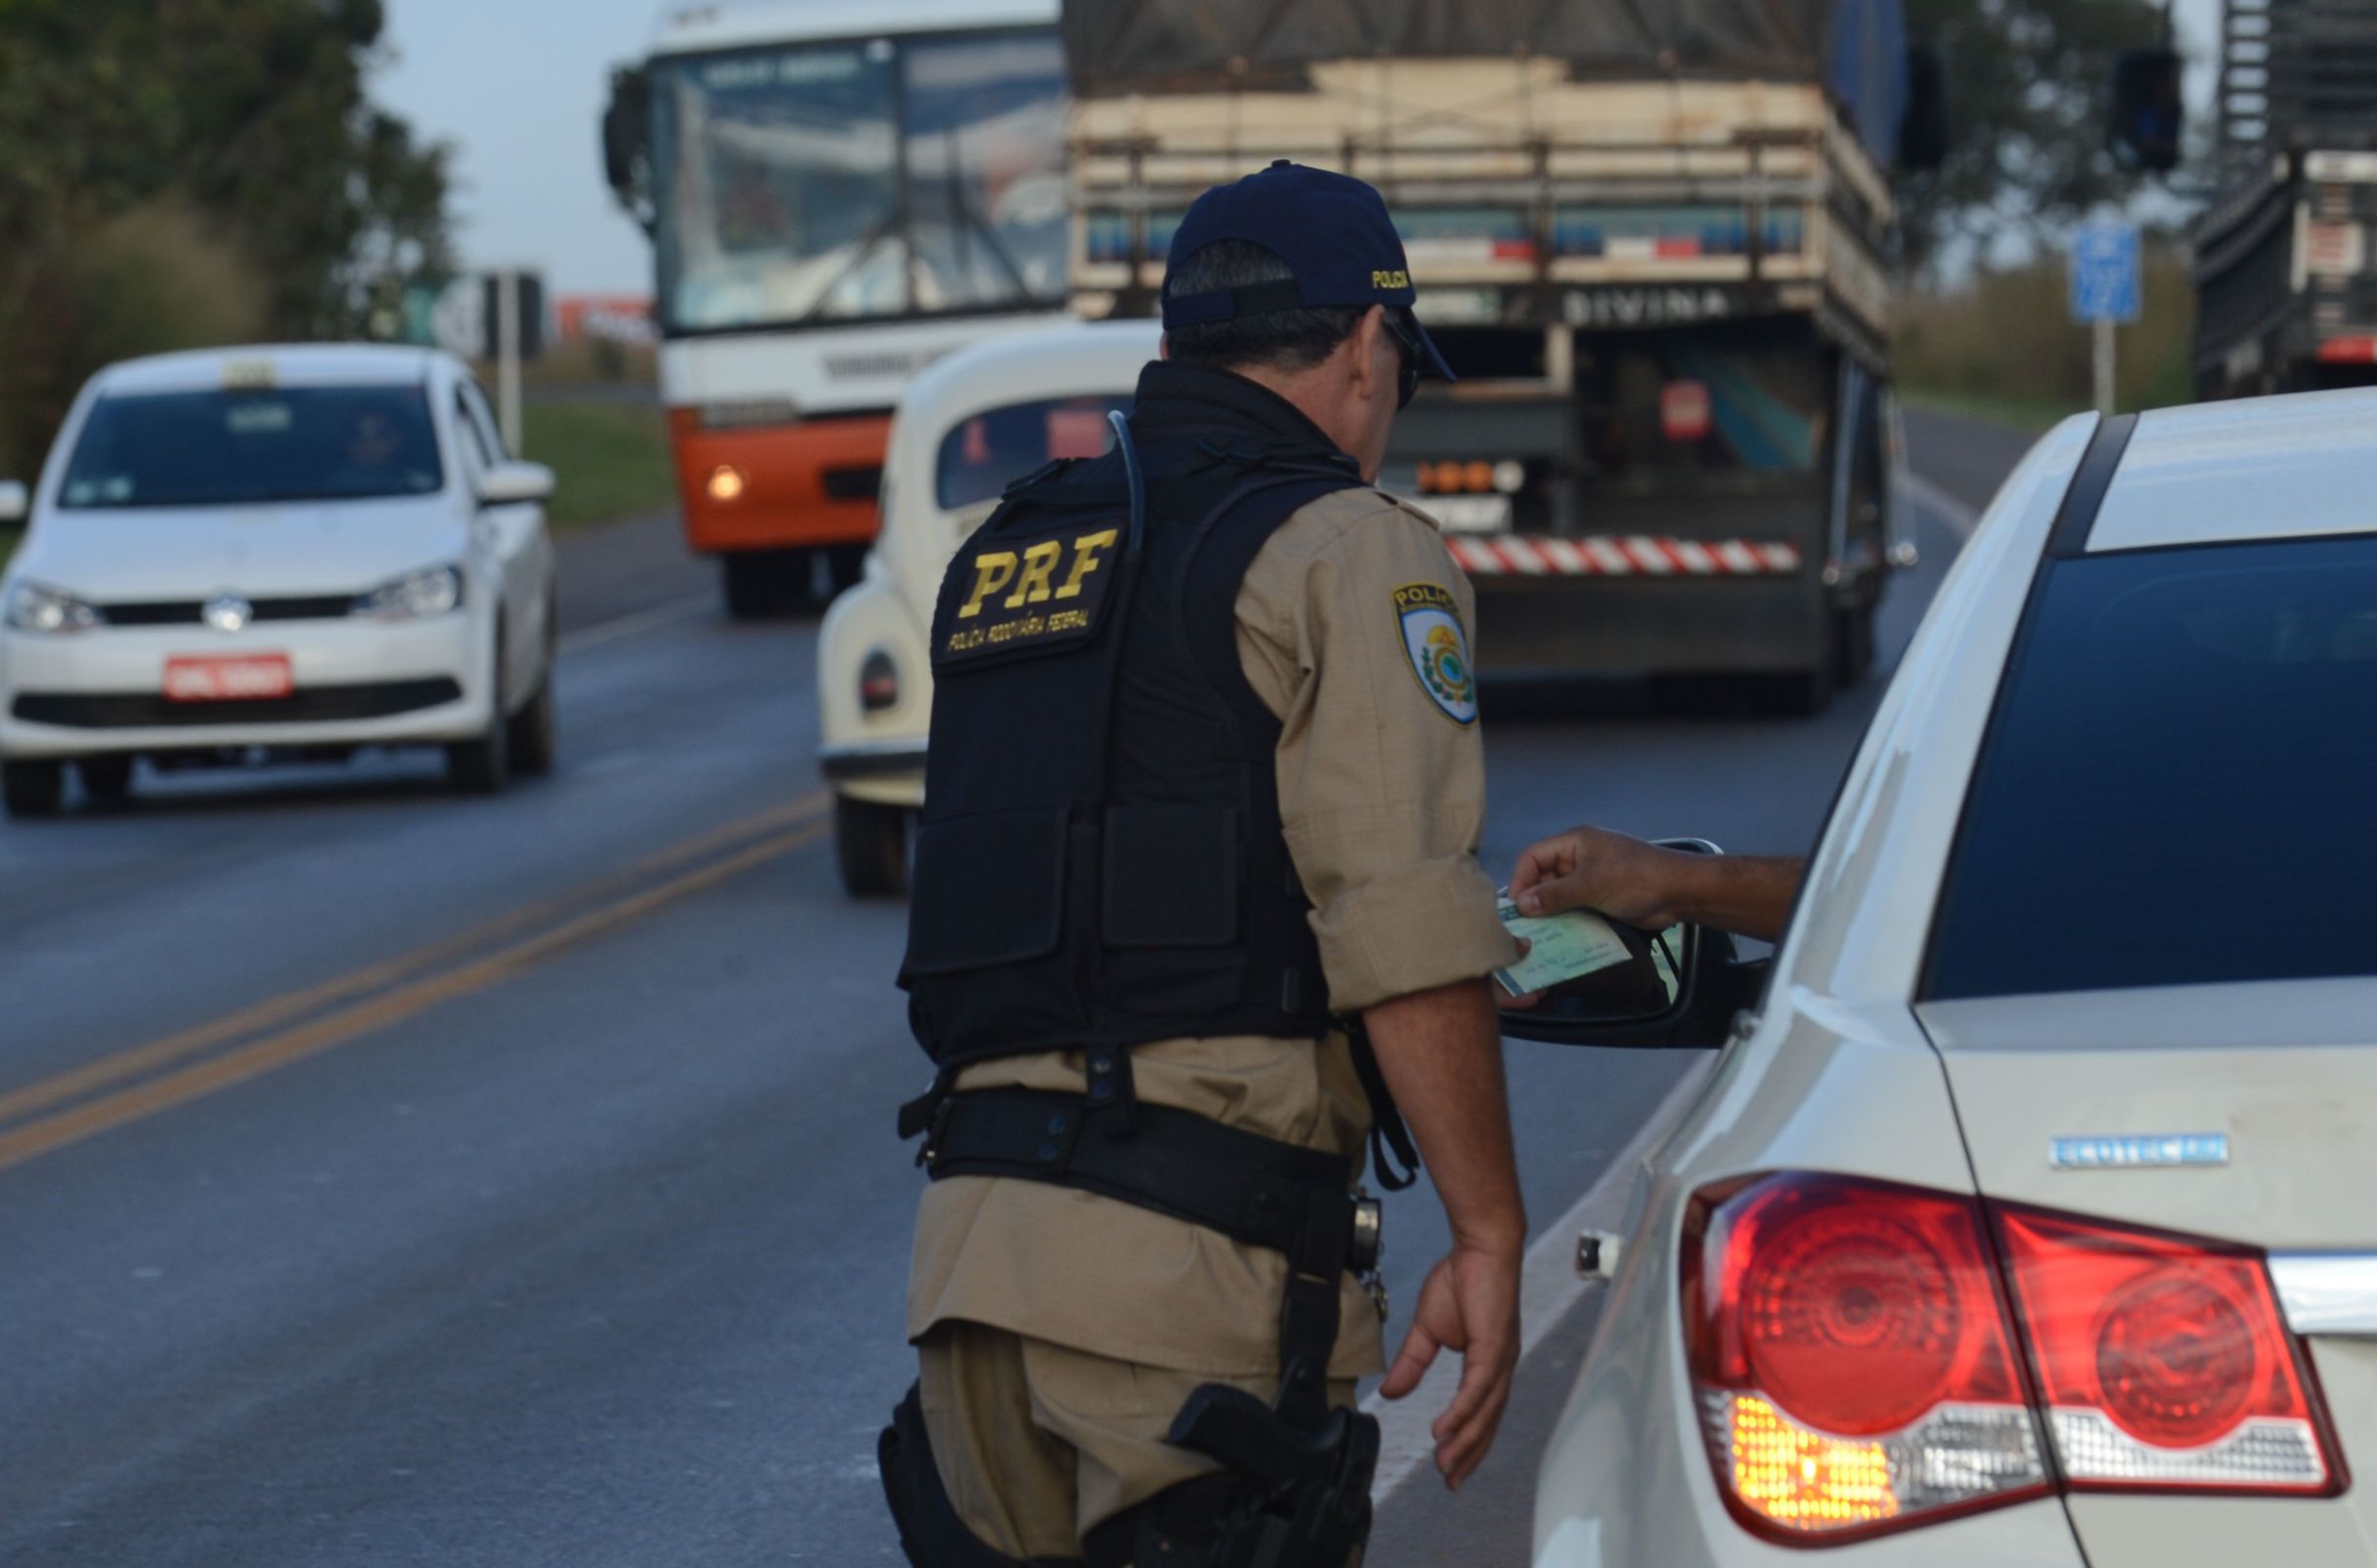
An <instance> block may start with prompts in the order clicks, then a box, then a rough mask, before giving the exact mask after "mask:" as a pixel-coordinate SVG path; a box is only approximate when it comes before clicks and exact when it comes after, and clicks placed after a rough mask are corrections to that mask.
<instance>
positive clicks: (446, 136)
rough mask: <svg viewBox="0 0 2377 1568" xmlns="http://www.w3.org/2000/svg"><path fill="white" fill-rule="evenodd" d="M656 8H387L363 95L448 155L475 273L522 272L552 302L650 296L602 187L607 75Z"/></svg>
mask: <svg viewBox="0 0 2377 1568" xmlns="http://www.w3.org/2000/svg"><path fill="white" fill-rule="evenodd" d="M661 7H662V0H388V37H387V40H386V42H387V47H388V50H389V53H390V55H391V57H392V58H391V61H390V63H389V64H388V65H387V66H386V67H385V68H384V69H383V70H382V71H381V72H380V73H379V74H378V75H377V76H376V77H375V78H374V81H373V85H372V95H373V97H374V98H375V99H377V101H378V102H379V103H380V104H382V105H383V106H385V107H387V108H389V109H392V110H395V111H396V112H397V113H399V114H401V115H403V116H404V117H405V119H406V120H407V121H409V122H411V123H412V125H413V127H414V129H415V131H416V132H417V133H419V134H421V136H423V137H425V138H428V139H430V140H442V141H449V142H452V143H453V144H454V146H455V149H456V153H455V163H454V184H455V191H454V202H453V205H454V211H455V216H456V219H457V222H456V225H455V227H456V238H457V240H458V241H459V243H460V247H461V251H462V260H463V262H464V264H465V265H466V266H468V267H470V268H484V267H526V268H530V269H534V270H540V271H542V272H543V273H544V275H545V284H546V287H547V289H548V290H550V291H551V292H554V293H564V294H578V293H627V294H648V293H650V292H651V291H652V248H651V246H650V245H649V244H648V243H646V241H645V239H644V232H643V230H642V229H640V228H638V227H636V226H635V224H634V222H633V221H630V220H629V219H628V218H627V216H626V215H625V214H624V213H621V212H620V211H619V204H618V203H617V202H615V201H613V200H612V197H611V187H610V186H609V185H607V184H605V183H604V182H603V159H602V143H601V140H600V133H599V123H600V121H601V117H602V113H603V106H604V104H605V102H606V101H607V100H608V99H609V97H610V92H611V68H612V67H613V66H614V65H617V64H620V63H623V62H626V61H629V60H633V59H634V58H636V57H637V56H638V55H640V54H641V53H642V52H643V50H644V48H645V46H646V45H647V44H648V43H649V42H650V40H651V35H652V31H653V24H654V23H655V22H656V21H657V20H658V19H659V17H660V15H661Z"/></svg>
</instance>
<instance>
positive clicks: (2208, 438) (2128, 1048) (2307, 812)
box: [1510, 391, 2377, 1568]
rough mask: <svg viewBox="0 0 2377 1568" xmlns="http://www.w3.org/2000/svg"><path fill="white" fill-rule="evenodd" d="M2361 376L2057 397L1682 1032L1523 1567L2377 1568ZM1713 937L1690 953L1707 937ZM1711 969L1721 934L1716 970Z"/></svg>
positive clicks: (2373, 783)
mask: <svg viewBox="0 0 2377 1568" xmlns="http://www.w3.org/2000/svg"><path fill="white" fill-rule="evenodd" d="M2372 492H2377V393H2372V392H2365V391H2361V392H2345V393H2332V394H2322V395H2317V396H2310V397H2300V398H2282V399H2270V400H2261V401H2253V402H2243V403H2230V404H2222V405H2218V406H2213V407H2205V408H2196V409H2183V410H2174V411H2168V412H2162V413H2154V414H2148V415H2146V416H2144V417H2126V418H2119V419H2112V420H2105V421H2100V420H2099V419H2098V418H2097V417H2095V416H2086V417H2078V418H2074V419H2072V420H2070V421H2068V422H2066V423H2065V424H2063V425H2062V426H2060V427H2059V428H2057V429H2056V430H2055V431H2054V432H2053V433H2052V434H2050V435H2049V436H2047V437H2046V438H2045V439H2044V440H2043V441H2042V442H2041V443H2040V444H2039V445H2038V447H2037V448H2036V449H2035V450H2034V451H2033V452H2032V453H2031V454H2030V456H2029V457H2028V459H2027V460H2026V461H2025V462H2024V463H2023V464H2022V466H2020V467H2019V468H2018V469H2017V470H2016V471H2015V472H2014V474H2013V475H2012V477H2011V478H2010V479H2008V480H2007V482H2006V486H2005V488H2004V490H2003V491H2002V492H2001V493H2000V495H1999V496H1998V498H1997V501H1996V503H1995V504H1994V505H1993V506H1992V507H1991V508H1990V510H1989V513H1988V515H1987V516H1986V518H1985V519H1984V520H1983V522H1982V523H1981V525H1980V527H1979V529H1978V531H1977V532H1976V533H1975V534H1974V536H1973V539H1972V541H1971V543H1970V545H1969V546H1968V547H1967V548H1966V550H1965V552H1964V554H1963V557H1962V559H1961V560H1960V561H1958V563H1957V564H1956V567H1955V569H1954V570H1953V571H1952V572H1951V574H1950V576H1949V578H1948V581H1947V583H1946V585H1945V586H1944V587H1943V588H1942V590H1941V592H1940V596H1939V598H1938V600H1937V602H1936V603H1935V604H1934V605H1933V606H1932V608H1931V611H1930V613H1929V614H1928V616H1927V618H1926V619H1925V621H1924V624H1923V627H1922V629H1921V631H1920V632H1919V633H1918V634H1917V636H1916V638H1915V641H1914V644H1913V646H1912V647H1911V649H1910V650H1909V652H1908V653H1907V658H1906V660H1905V662H1903V664H1902V666H1901V668H1900V670H1899V672H1898V675H1897V678H1896V680H1895V681H1894V682H1893V684H1892V686H1891V688H1890V691H1889V693H1888V695H1887V697H1886V698H1885V699H1884V701H1883V703H1882V705H1881V709H1880V711H1879V712H1878V714H1877V715H1876V717H1875V719H1874V721H1873V725H1872V728H1871V730H1870V731H1869V733H1868V734H1867V735H1866V737H1865V740H1864V742H1863V745H1862V747H1861V749H1860V751H1859V752H1858V755H1857V760H1856V761H1855V763H1854V764H1853V766H1852V768H1851V770H1850V773H1849V776H1848V780H1847V782H1846V784H1845V786H1844V787H1843V789H1842V792H1841V795H1840V799H1839V803H1838V805H1837V806H1836V807H1835V809H1834V810H1833V814H1832V818H1831V822H1830V825H1829V826H1828V827H1827V828H1826V830H1825V832H1824V835H1823V838H1822V841H1821V843H1820V845H1819V847H1818V849H1817V852H1816V854H1815V857H1814V858H1813V860H1812V861H1811V862H1810V865H1809V867H1808V875H1807V880H1806V884H1805V886H1804V889H1803V891H1802V893H1801V897H1800V907H1799V909H1798V911H1797V914H1796V916H1795V918H1794V921H1793V923H1792V925H1791V927H1790V929H1789V931H1788V933H1787V935H1786V936H1785V938H1784V940H1783V943H1782V945H1781V948H1780V950H1779V951H1778V953H1777V954H1776V956H1775V957H1774V959H1773V966H1772V971H1771V974H1770V976H1769V977H1768V978H1767V980H1766V983H1765V987H1764V991H1763V997H1762V1000H1759V998H1758V994H1757V993H1756V992H1755V991H1753V992H1751V993H1749V994H1748V997H1747V1001H1748V1003H1749V1005H1751V1006H1752V1007H1754V1008H1755V1011H1754V1012H1753V1013H1751V1014H1749V1015H1746V1016H1745V1017H1744V1018H1743V1020H1742V1021H1741V1022H1740V1023H1739V1024H1738V1025H1737V1026H1735V1027H1734V1029H1733V1031H1732V1036H1731V1038H1730V1040H1729V1041H1728V1040H1724V1039H1723V1037H1724V1036H1725V1034H1726V1024H1725V1023H1724V1022H1723V1017H1724V1015H1725V1014H1726V1012H1727V1010H1728V1008H1729V1006H1730V1005H1731V1002H1732V1000H1736V999H1728V998H1726V997H1725V996H1724V993H1725V992H1726V991H1727V989H1728V988H1729V986H1730V985H1731V984H1733V983H1734V982H1736V981H1738V979H1739V978H1740V977H1739V976H1738V975H1728V974H1724V973H1720V972H1717V970H1716V968H1715V966H1714V964H1713V963H1711V962H1707V961H1704V960H1703V959H1702V958H1701V957H1699V956H1688V957H1687V959H1686V964H1685V967H1686V971H1687V978H1688V983H1689V984H1690V985H1691V986H1692V987H1693V988H1694V990H1695V992H1696V994H1697V996H1698V997H1699V999H1700V1005H1687V1006H1686V1007H1685V1008H1683V1009H1682V1010H1681V1011H1680V1012H1679V1013H1678V1014H1677V1015H1676V1016H1674V1017H1671V1018H1667V1019H1664V1020H1638V1021H1635V1022H1633V1023H1631V1024H1620V1023H1618V1022H1615V1021H1612V1020H1608V1019H1595V1018H1593V1017H1591V1016H1589V1015H1588V1013H1587V1012H1586V1010H1585V1005H1584V1004H1581V1003H1568V1004H1564V1005H1565V1006H1568V1007H1572V1008H1575V1009H1576V1011H1575V1012H1574V1013H1573V1014H1572V1015H1570V1016H1566V1017H1561V1016H1552V1017H1548V1018H1539V1019H1533V1020H1528V1019H1523V1018H1518V1017H1515V1016H1514V1017H1513V1020H1512V1022H1511V1023H1510V1032H1511V1033H1513V1034H1517V1035H1532V1036H1535V1037H1538V1038H1553V1039H1563V1038H1564V1039H1569V1040H1578V1041H1585V1042H1594V1043H1603V1044H1632V1045H1645V1044H1668V1045H1706V1046H1710V1047H1718V1046H1720V1045H1721V1049H1722V1052H1723V1054H1722V1056H1721V1057H1720V1058H1719V1060H1718V1063H1717V1066H1716V1070H1715V1072H1714V1074H1713V1075H1712V1076H1711V1077H1710V1078H1709V1080H1708V1084H1707V1087H1706V1089H1705V1091H1703V1092H1702V1094H1701V1095H1700V1097H1699V1099H1698V1101H1697V1103H1694V1104H1692V1105H1691V1106H1690V1108H1689V1109H1688V1110H1687V1111H1686V1112H1685V1114H1684V1115H1683V1117H1682V1119H1681V1121H1680V1123H1679V1124H1678V1125H1677V1126H1676V1127H1675V1128H1674V1129H1673V1131H1672V1133H1671V1134H1670V1135H1669V1136H1668V1137H1666V1138H1665V1140H1664V1141H1663V1142H1662V1143H1661V1144H1659V1146H1658V1147H1657V1148H1656V1149H1655V1151H1654V1152H1653V1153H1652V1154H1651V1155H1650V1156H1649V1157H1648V1158H1646V1160H1645V1161H1644V1163H1643V1167H1642V1169H1641V1170H1640V1172H1639V1173H1638V1177H1637V1186H1636V1188H1635V1191H1634V1195H1633V1202H1634V1208H1633V1210H1632V1212H1633V1213H1635V1214H1637V1215H1639V1222H1638V1223H1636V1224H1635V1225H1634V1226H1633V1227H1632V1230H1631V1235H1630V1236H1629V1237H1627V1238H1626V1239H1625V1245H1624V1247H1623V1249H1622V1250H1620V1251H1619V1252H1618V1253H1617V1255H1618V1261H1617V1263H1616V1265H1615V1269H1614V1279H1613V1282H1612V1285H1611V1289H1610V1291H1609V1297H1608V1299H1607V1301H1606V1302H1605V1304H1604V1306H1603V1310H1602V1318H1601V1322H1600V1326H1599V1329H1598V1332H1597V1336H1596V1338H1595V1340H1594V1343H1593V1346H1592V1348H1591V1350H1590V1351H1589V1353H1588V1355H1587V1359H1586V1361H1585V1364H1584V1366H1583V1368H1582V1370H1581V1372H1580V1374H1579V1379H1578V1382H1577V1385H1576V1388H1575V1391H1574V1393H1573V1395H1572V1396H1571V1397H1570V1400H1569V1402H1568V1404H1567V1406H1566V1408H1565V1411H1564V1413H1563V1415H1562V1416H1561V1419H1560V1423H1559V1426H1558V1428H1557V1431H1556V1434H1555V1436H1554V1438H1553V1440H1552V1443H1551V1446H1550V1448H1549V1451H1548V1453H1547V1454H1546V1456H1545V1458H1544V1461H1543V1468H1542V1472H1541V1475H1540V1478H1539V1485H1538V1494H1537V1501H1536V1519H1535V1549H1536V1565H1537V1568H1713V1565H1724V1568H1747V1565H1754V1564H1763V1565H1777V1568H1779V1565H1783V1564H1802V1565H1804V1564H1807V1563H1808V1562H1809V1561H1811V1560H1816V1559H1821V1558H1824V1557H1829V1556H1837V1557H1838V1558H1839V1559H1840V1560H1841V1561H1843V1562H1855V1563H1858V1564H1870V1565H1889V1564H1908V1565H1913V1564H1922V1565H1925V1568H1936V1565H1974V1568H1978V1565H1982V1564H1990V1565H2013V1564H2024V1565H2054V1564H2068V1565H2071V1568H2081V1565H2083V1564H2085V1565H2088V1568H2166V1565H2168V1564H2172V1563H2260V1562H2268V1563H2280V1562H2283V1563H2305V1564H2309V1563H2316V1564H2320V1565H2321V1568H2342V1565H2346V1564H2353V1563H2358V1564H2372V1563H2377V1489H2373V1488H2371V1487H2370V1486H2369V1485H2368V1484H2367V1483H2366V1482H2365V1481H2362V1482H2360V1483H2358V1484H2355V1482H2354V1479H2353V1472H2354V1470H2355V1468H2357V1469H2358V1470H2359V1471H2360V1472H2362V1473H2363V1475H2365V1474H2366V1473H2367V1472H2369V1471H2370V1470H2371V1468H2372V1467H2377V1204H2373V1203H2372V1202H2371V1201H2370V1195H2371V1193H2372V1192H2377V935H2373V933H2377V920H2372V918H2371V916H2370V913H2369V900H2370V897H2371V889H2372V888H2377V827H2373V826H2372V823H2371V815H2370V808H2371V803H2372V802H2377V515H2373V514H2372V513H2371V511H2370V508H2369V501H2368V497H2369V496H2370V494H2371V493H2372ZM1711 947H1712V950H1713V945H1711ZM1711 956H1713V952H1712V953H1711Z"/></svg>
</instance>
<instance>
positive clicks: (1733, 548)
mask: <svg viewBox="0 0 2377 1568" xmlns="http://www.w3.org/2000/svg"><path fill="white" fill-rule="evenodd" d="M1445 543H1446V544H1447V545H1448V546H1450V547H1451V548H1452V551H1453V559H1454V560H1455V561H1457V562H1459V563H1461V569H1462V570H1464V571H1466V572H1467V573H1469V575H1470V576H1472V577H1781V576H1788V575H1790V574H1791V573H1793V572H1796V571H1798V570H1799V569H1800V548H1799V546H1797V545H1794V544H1787V543H1783V542H1781V541H1776V540H1763V539H1662V538H1657V537H1654V536H1653V535H1651V534H1644V533H1638V534H1627V535H1623V536H1620V535H1615V534H1600V535H1595V536H1594V537H1592V538H1589V539H1551V538H1529V537H1526V536H1523V535H1519V534H1502V535H1492V536H1489V535H1483V534H1455V535H1453V536H1451V537H1449V538H1447V539H1446V540H1445Z"/></svg>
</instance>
